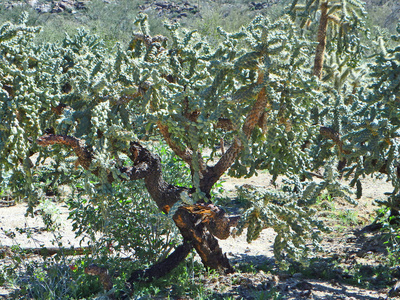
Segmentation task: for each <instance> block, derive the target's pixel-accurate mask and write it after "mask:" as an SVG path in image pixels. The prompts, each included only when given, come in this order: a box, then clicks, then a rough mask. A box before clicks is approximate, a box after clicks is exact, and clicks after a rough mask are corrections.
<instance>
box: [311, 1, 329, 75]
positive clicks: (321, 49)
mask: <svg viewBox="0 0 400 300" xmlns="http://www.w3.org/2000/svg"><path fill="white" fill-rule="evenodd" d="M328 2H329V1H323V2H321V6H320V12H321V17H320V19H319V27H318V33H317V42H318V45H317V49H316V51H315V59H314V75H315V76H317V77H318V78H319V79H321V78H322V69H323V66H324V55H325V48H326V31H327V28H328Z"/></svg>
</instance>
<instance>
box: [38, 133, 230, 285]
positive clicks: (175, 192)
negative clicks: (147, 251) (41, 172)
mask: <svg viewBox="0 0 400 300" xmlns="http://www.w3.org/2000/svg"><path fill="white" fill-rule="evenodd" d="M37 143H38V144H39V145H41V146H48V145H53V144H62V145H66V146H69V147H72V148H73V150H74V151H75V154H76V155H77V156H78V162H79V163H80V164H81V165H82V166H83V167H84V168H85V169H88V168H89V167H90V164H91V160H92V155H91V154H90V151H89V150H88V149H87V147H85V146H84V143H83V142H82V141H80V140H79V139H77V138H75V137H71V136H61V135H46V136H42V137H41V138H39V139H38V140H37ZM128 156H129V158H130V159H131V160H132V162H133V166H131V167H124V168H120V172H121V173H124V174H126V175H127V176H128V178H129V179H130V180H137V179H143V180H144V182H145V185H146V188H147V190H148V192H149V193H150V195H151V197H152V198H153V200H154V201H155V202H156V204H157V206H158V207H159V209H160V210H162V211H164V212H165V213H168V212H169V210H170V208H171V207H172V206H173V205H174V204H175V203H176V202H177V201H179V200H180V194H181V193H182V192H183V191H189V192H191V189H188V188H184V187H177V186H173V185H170V184H168V183H167V182H165V181H164V179H163V176H162V168H161V160H160V158H159V157H158V156H157V155H154V154H152V153H151V152H150V151H149V150H147V149H146V148H144V147H142V146H141V145H140V144H139V143H136V142H132V143H131V146H130V149H129V155H128ZM93 173H94V174H95V175H96V173H97V171H96V170H95V171H93ZM121 179H123V180H126V179H125V178H123V177H121ZM109 181H110V182H111V181H113V178H112V176H110V177H109ZM200 208H201V209H200ZM178 211H182V213H181V214H178V216H184V217H182V218H181V217H178V218H176V219H175V217H174V220H175V222H176V223H177V226H178V228H179V229H180V230H181V232H182V234H183V236H184V238H185V240H186V241H188V242H191V243H193V245H194V246H195V248H196V250H197V251H198V253H199V255H200V256H201V257H202V259H203V262H204V263H205V265H206V266H207V267H210V268H214V269H219V270H221V269H225V270H232V267H231V266H230V265H229V261H228V260H227V258H226V256H224V255H223V254H222V250H221V249H220V248H219V246H218V241H217V240H216V239H215V238H214V236H213V234H215V235H216V236H218V237H220V238H227V237H228V236H229V227H230V226H233V225H234V219H232V220H231V219H230V218H228V217H227V216H226V214H225V212H224V211H223V210H221V209H219V208H218V207H216V206H213V205H209V206H204V207H201V206H199V205H195V206H193V207H191V206H187V207H186V208H185V209H178ZM205 216H206V217H205ZM185 249H186V248H185ZM186 252H187V251H184V253H186ZM182 253H183V252H182ZM187 253H188V252H187ZM182 255H183V254H182ZM182 255H178V257H180V258H182ZM186 255H187V254H186ZM172 257H174V256H172ZM185 257H186V256H185ZM175 259H177V258H176V257H175ZM182 259H184V257H183V258H182ZM168 261H169V260H168ZM168 261H167V262H166V263H165V264H162V265H161V266H163V267H165V268H166V269H165V270H160V269H159V270H158V272H166V271H168V270H169V268H170V266H169V263H168ZM174 265H175V266H176V264H174ZM161 266H160V267H161ZM147 272H151V271H147ZM145 274H147V273H145ZM164 274H165V273H164ZM146 276H147V275H146ZM151 277H153V276H151Z"/></svg>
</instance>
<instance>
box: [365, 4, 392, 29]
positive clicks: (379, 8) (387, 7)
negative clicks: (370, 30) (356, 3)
mask: <svg viewBox="0 0 400 300" xmlns="http://www.w3.org/2000/svg"><path fill="white" fill-rule="evenodd" d="M365 2H366V8H367V10H368V13H369V19H370V20H371V21H372V22H373V24H375V25H378V26H380V27H384V28H387V29H388V30H389V31H391V32H394V31H395V29H396V26H397V23H398V22H399V21H400V0H366V1H365Z"/></svg>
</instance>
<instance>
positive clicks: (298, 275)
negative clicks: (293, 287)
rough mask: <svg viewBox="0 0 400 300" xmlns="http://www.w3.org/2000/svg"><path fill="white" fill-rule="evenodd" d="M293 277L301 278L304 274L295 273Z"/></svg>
mask: <svg viewBox="0 0 400 300" xmlns="http://www.w3.org/2000/svg"><path fill="white" fill-rule="evenodd" d="M292 277H293V278H301V277H303V274H301V273H294V274H293V276H292Z"/></svg>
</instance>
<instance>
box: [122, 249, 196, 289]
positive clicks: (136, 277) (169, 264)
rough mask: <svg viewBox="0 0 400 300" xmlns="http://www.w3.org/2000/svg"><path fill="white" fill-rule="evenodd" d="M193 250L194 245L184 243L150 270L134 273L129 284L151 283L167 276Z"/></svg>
mask: <svg viewBox="0 0 400 300" xmlns="http://www.w3.org/2000/svg"><path fill="white" fill-rule="evenodd" d="M192 249H193V245H192V243H190V242H184V243H183V244H182V245H180V246H178V247H177V248H176V249H175V251H174V252H173V253H172V254H170V255H169V256H168V257H167V258H166V259H164V260H162V261H161V262H159V263H156V264H154V265H153V266H151V267H150V268H148V269H145V270H138V271H135V272H133V273H132V274H131V276H130V277H129V279H128V283H134V282H137V281H144V282H151V281H153V280H155V279H158V278H161V277H163V276H165V275H166V274H168V273H169V272H171V271H172V270H173V269H174V268H175V267H177V266H178V265H179V264H180V263H181V262H182V261H183V260H184V259H185V258H186V256H188V254H189V253H190V251H191V250H192Z"/></svg>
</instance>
